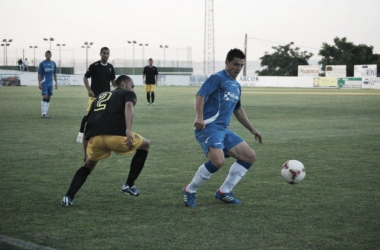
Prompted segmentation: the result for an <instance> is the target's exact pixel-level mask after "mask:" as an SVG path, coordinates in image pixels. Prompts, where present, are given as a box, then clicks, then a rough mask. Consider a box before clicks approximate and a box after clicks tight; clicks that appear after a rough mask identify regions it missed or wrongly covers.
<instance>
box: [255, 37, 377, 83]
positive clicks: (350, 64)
mask: <svg viewBox="0 0 380 250" xmlns="http://www.w3.org/2000/svg"><path fill="white" fill-rule="evenodd" d="M272 48H273V49H274V50H275V51H274V52H273V53H272V54H270V53H269V52H265V55H264V56H262V57H260V60H261V63H260V65H261V66H262V67H264V68H263V69H262V70H257V71H256V74H258V75H259V76H297V75H298V65H309V63H308V60H309V59H310V58H311V57H312V56H313V55H314V54H313V53H311V52H307V51H301V50H300V48H299V47H295V48H294V42H290V43H289V44H286V45H283V46H281V45H280V46H275V47H272ZM318 55H320V56H321V57H322V59H321V60H320V61H319V62H318V64H319V65H321V66H322V70H325V68H326V65H346V66H347V67H346V68H347V76H349V77H350V76H354V65H361V64H377V68H378V69H379V68H380V55H379V54H374V53H373V46H368V45H365V44H359V45H355V44H354V43H352V42H348V41H347V38H346V37H343V38H339V37H335V38H334V44H332V45H330V44H328V43H323V44H322V48H321V49H320V50H319V53H318Z"/></svg>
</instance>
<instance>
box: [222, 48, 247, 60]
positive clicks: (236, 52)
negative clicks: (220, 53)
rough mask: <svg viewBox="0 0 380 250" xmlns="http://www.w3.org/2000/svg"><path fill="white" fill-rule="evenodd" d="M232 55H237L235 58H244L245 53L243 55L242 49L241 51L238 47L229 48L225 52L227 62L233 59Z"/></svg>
mask: <svg viewBox="0 0 380 250" xmlns="http://www.w3.org/2000/svg"><path fill="white" fill-rule="evenodd" d="M234 57H237V58H240V59H245V55H244V53H243V51H241V50H240V49H231V50H230V51H229V52H228V53H227V57H226V60H227V61H228V62H231V61H232V60H234Z"/></svg>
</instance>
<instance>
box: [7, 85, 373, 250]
mask: <svg viewBox="0 0 380 250" xmlns="http://www.w3.org/2000/svg"><path fill="white" fill-rule="evenodd" d="M197 90H198V87H169V86H167V87H159V88H158V90H157V92H156V106H147V105H146V98H145V93H144V89H143V87H142V86H137V87H136V93H137V96H138V100H137V105H136V107H135V117H134V123H133V131H134V132H137V133H139V134H141V135H142V136H144V137H146V138H147V139H149V140H150V141H151V147H150V151H149V154H148V158H147V161H146V164H145V168H144V169H143V171H142V173H141V175H140V177H139V179H138V180H137V181H136V186H137V188H138V189H139V190H140V192H141V195H140V196H138V197H131V196H127V195H124V194H123V193H122V192H121V187H122V185H123V184H124V182H125V180H126V178H127V173H128V170H129V164H130V161H131V156H116V155H115V154H113V155H112V156H111V157H110V158H108V159H105V160H103V161H100V162H99V163H98V165H97V167H96V168H95V170H94V171H93V172H92V173H91V175H90V176H89V177H88V178H87V181H86V183H85V184H84V185H83V187H82V188H81V190H80V191H79V192H78V194H77V195H76V197H75V200H74V201H75V205H74V206H71V207H61V206H60V201H61V199H62V196H63V195H64V194H65V192H66V191H67V189H68V187H69V185H70V182H71V180H72V177H73V175H74V173H75V172H76V171H77V169H78V168H79V167H80V166H82V164H83V148H82V145H80V144H78V143H76V142H75V140H76V136H77V133H78V129H79V125H80V122H81V119H82V117H83V115H84V114H85V109H86V105H87V100H88V98H87V97H86V94H87V91H86V90H85V88H84V87H60V88H59V89H58V90H57V91H54V96H53V97H52V100H51V104H50V109H49V115H50V116H51V118H49V119H42V118H41V112H40V103H41V96H40V91H39V90H38V88H37V87H0V110H1V120H0V126H1V130H0V131H1V132H0V133H1V137H0V138H1V143H0V149H1V156H0V162H1V164H0V188H1V192H0V236H7V237H12V238H15V239H18V240H19V242H20V245H19V246H13V245H11V244H10V243H9V242H5V241H0V249H14V250H16V249H18V250H19V249H23V248H26V245H27V244H28V242H29V243H34V244H37V245H39V246H44V247H50V248H53V249H73V250H76V249H78V250H79V249H91V250H94V249H99V250H100V249H102V250H104V249H163V250H164V249H186V250H187V249H275V250H277V249H319V250H320V249H355V250H356V249H379V248H380V91H378V90H350V89H293V88H249V87H243V91H242V105H243V107H244V109H245V111H246V113H247V115H248V117H249V118H250V120H251V122H252V123H253V124H254V126H255V127H256V128H257V129H258V130H259V131H260V132H261V133H262V134H263V144H261V145H260V144H259V143H258V142H257V141H255V139H254V137H253V136H252V135H251V134H250V133H249V132H248V131H247V130H246V129H245V128H244V127H243V126H242V125H241V124H239V123H238V122H237V120H236V119H235V118H233V119H232V120H231V125H230V128H231V129H232V130H233V131H234V132H236V133H237V134H239V135H240V136H241V137H243V138H244V139H245V140H246V141H247V142H248V144H249V145H250V146H251V147H252V148H253V149H254V150H255V151H256V153H257V157H258V159H257V161H256V162H255V163H254V165H253V167H252V168H251V169H250V171H248V173H247V174H246V175H245V176H244V178H243V179H242V180H241V182H240V183H239V184H238V185H237V186H236V188H235V189H234V194H235V196H236V197H237V198H238V199H240V200H241V201H242V202H243V204H242V205H240V206H234V205H228V204H224V203H222V202H220V201H218V200H216V199H215V198H214V193H215V190H216V189H217V188H219V186H220V185H221V184H222V183H223V181H224V179H225V177H226V176H227V173H228V170H229V167H230V166H231V164H232V163H233V162H234V161H233V159H230V158H229V159H227V160H226V164H225V166H224V167H223V168H222V169H221V170H219V171H218V172H217V173H215V174H214V175H213V176H212V177H211V179H210V180H209V181H208V182H206V184H205V185H204V186H202V187H201V188H200V189H199V190H198V193H197V196H196V203H197V207H196V208H187V207H185V206H184V204H183V195H182V193H181V190H182V188H183V186H184V185H185V184H187V183H189V182H190V181H191V179H192V177H193V175H194V173H195V172H196V170H197V169H198V167H199V166H200V165H201V164H202V163H204V162H205V161H206V158H205V156H204V154H203V152H202V150H201V148H200V146H199V144H198V142H197V141H196V140H195V138H194V132H193V122H194V119H195V115H194V109H193V101H194V95H195V93H196V91H197ZM290 159H297V160H299V161H301V162H303V164H304V165H305V167H306V177H305V179H304V180H303V182H302V183H300V184H297V185H289V184H287V183H286V182H284V181H283V180H282V178H281V175H280V171H281V166H282V164H283V163H284V162H285V161H287V160H290Z"/></svg>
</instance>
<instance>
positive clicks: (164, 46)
mask: <svg viewBox="0 0 380 250" xmlns="http://www.w3.org/2000/svg"><path fill="white" fill-rule="evenodd" d="M160 48H163V49H164V67H165V49H167V48H169V46H168V45H160Z"/></svg>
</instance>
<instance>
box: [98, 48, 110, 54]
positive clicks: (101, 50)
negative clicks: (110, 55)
mask: <svg viewBox="0 0 380 250" xmlns="http://www.w3.org/2000/svg"><path fill="white" fill-rule="evenodd" d="M103 50H110V49H109V48H108V47H103V48H101V49H100V53H102V52H103Z"/></svg>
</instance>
